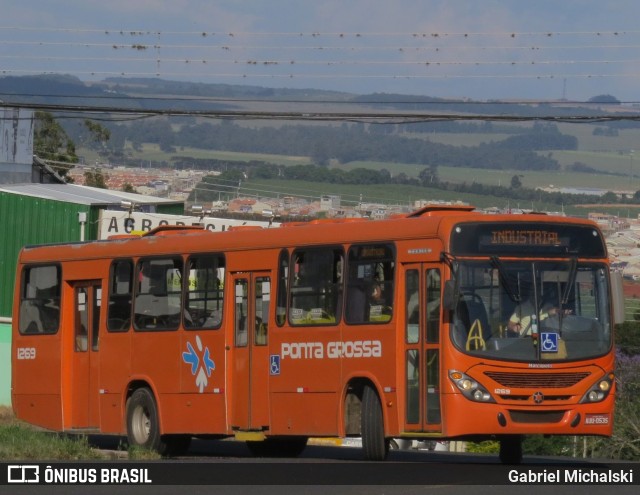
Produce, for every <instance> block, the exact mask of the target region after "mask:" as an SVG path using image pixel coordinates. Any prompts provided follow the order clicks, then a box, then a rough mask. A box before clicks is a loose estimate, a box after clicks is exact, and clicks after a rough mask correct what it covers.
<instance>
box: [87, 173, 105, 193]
mask: <svg viewBox="0 0 640 495" xmlns="http://www.w3.org/2000/svg"><path fill="white" fill-rule="evenodd" d="M108 178H109V177H108V176H105V175H104V174H103V173H102V170H101V169H96V170H95V171H93V172H92V171H91V170H87V171H86V172H85V173H84V185H85V186H90V187H99V188H100V189H109V188H108V187H107V182H106V181H107V179H108Z"/></svg>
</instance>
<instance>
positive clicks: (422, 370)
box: [403, 263, 442, 433]
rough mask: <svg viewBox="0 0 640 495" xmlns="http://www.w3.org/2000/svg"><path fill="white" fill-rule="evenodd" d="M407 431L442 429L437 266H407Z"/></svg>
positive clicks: (439, 309) (439, 285) (405, 359)
mask: <svg viewBox="0 0 640 495" xmlns="http://www.w3.org/2000/svg"><path fill="white" fill-rule="evenodd" d="M403 273H404V284H405V291H404V292H405V331H404V334H405V338H404V341H405V344H404V369H405V385H404V387H405V397H406V402H405V408H404V409H405V418H404V430H405V431H406V432H420V433H437V432H439V431H441V430H442V420H441V409H440V326H441V323H440V322H441V312H442V296H441V293H442V284H441V271H440V268H439V267H438V266H437V265H430V264H427V263H414V264H410V265H404V270H403Z"/></svg>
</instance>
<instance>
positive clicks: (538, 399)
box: [533, 392, 544, 404]
mask: <svg viewBox="0 0 640 495" xmlns="http://www.w3.org/2000/svg"><path fill="white" fill-rule="evenodd" d="M543 400H544V394H543V393H542V392H535V393H534V394H533V402H535V403H536V404H542V401H543Z"/></svg>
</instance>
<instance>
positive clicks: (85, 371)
mask: <svg viewBox="0 0 640 495" xmlns="http://www.w3.org/2000/svg"><path fill="white" fill-rule="evenodd" d="M73 294H74V323H73V340H72V341H71V342H69V341H68V340H67V345H68V346H70V347H71V352H72V356H73V357H72V359H71V390H70V394H71V397H70V404H71V424H70V426H71V428H73V429H79V428H97V427H98V426H99V425H100V417H99V395H98V394H99V391H98V384H99V360H98V357H99V355H98V350H99V326H100V308H101V306H102V286H101V284H100V281H83V282H78V283H76V284H74V287H73Z"/></svg>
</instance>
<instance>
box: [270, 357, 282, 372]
mask: <svg viewBox="0 0 640 495" xmlns="http://www.w3.org/2000/svg"><path fill="white" fill-rule="evenodd" d="M269 374H270V375H279V374H280V355H278V354H272V355H271V356H269Z"/></svg>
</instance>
